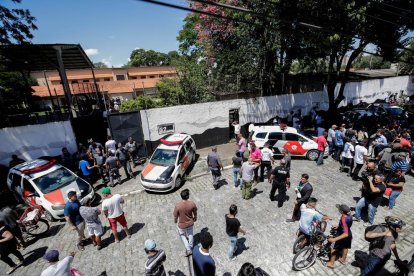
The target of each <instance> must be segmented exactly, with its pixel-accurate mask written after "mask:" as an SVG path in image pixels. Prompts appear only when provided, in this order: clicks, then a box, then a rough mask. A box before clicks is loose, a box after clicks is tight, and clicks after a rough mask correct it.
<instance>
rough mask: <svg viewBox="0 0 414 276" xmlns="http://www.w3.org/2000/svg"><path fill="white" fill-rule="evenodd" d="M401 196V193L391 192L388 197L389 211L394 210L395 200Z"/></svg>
mask: <svg viewBox="0 0 414 276" xmlns="http://www.w3.org/2000/svg"><path fill="white" fill-rule="evenodd" d="M400 194H401V192H398V191H392V193H391V195H390V200H389V204H388V207H390V209H392V208H394V206H395V200H396V199H397V197H398V196H399V195H400Z"/></svg>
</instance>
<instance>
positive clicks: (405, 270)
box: [392, 254, 414, 276]
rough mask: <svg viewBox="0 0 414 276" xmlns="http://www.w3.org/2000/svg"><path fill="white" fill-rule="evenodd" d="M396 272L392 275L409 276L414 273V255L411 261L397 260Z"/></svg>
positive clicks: (395, 262) (395, 263)
mask: <svg viewBox="0 0 414 276" xmlns="http://www.w3.org/2000/svg"><path fill="white" fill-rule="evenodd" d="M394 266H395V271H394V272H393V273H392V275H397V276H408V275H410V273H413V272H414V254H413V255H412V256H411V260H409V261H407V260H404V261H402V260H400V261H398V260H395V261H394Z"/></svg>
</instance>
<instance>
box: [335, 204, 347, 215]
mask: <svg viewBox="0 0 414 276" xmlns="http://www.w3.org/2000/svg"><path fill="white" fill-rule="evenodd" d="M336 208H338V210H339V211H342V212H344V213H345V214H348V213H349V212H351V208H349V206H348V205H345V204H336Z"/></svg>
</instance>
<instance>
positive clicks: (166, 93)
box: [157, 78, 183, 106]
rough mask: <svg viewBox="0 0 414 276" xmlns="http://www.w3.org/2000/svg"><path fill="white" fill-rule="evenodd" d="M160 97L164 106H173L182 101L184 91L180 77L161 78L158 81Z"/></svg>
mask: <svg viewBox="0 0 414 276" xmlns="http://www.w3.org/2000/svg"><path fill="white" fill-rule="evenodd" d="M157 90H158V97H159V98H160V100H161V101H162V104H163V105H164V106H171V105H176V104H179V103H180V98H182V96H183V91H182V89H181V86H180V82H179V80H178V79H167V78H164V79H161V80H160V81H159V82H158V83H157Z"/></svg>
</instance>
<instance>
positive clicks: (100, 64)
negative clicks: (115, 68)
mask: <svg viewBox="0 0 414 276" xmlns="http://www.w3.org/2000/svg"><path fill="white" fill-rule="evenodd" d="M93 66H94V67H95V68H108V66H106V64H105V63H103V62H101V61H99V62H94V64H93Z"/></svg>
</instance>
